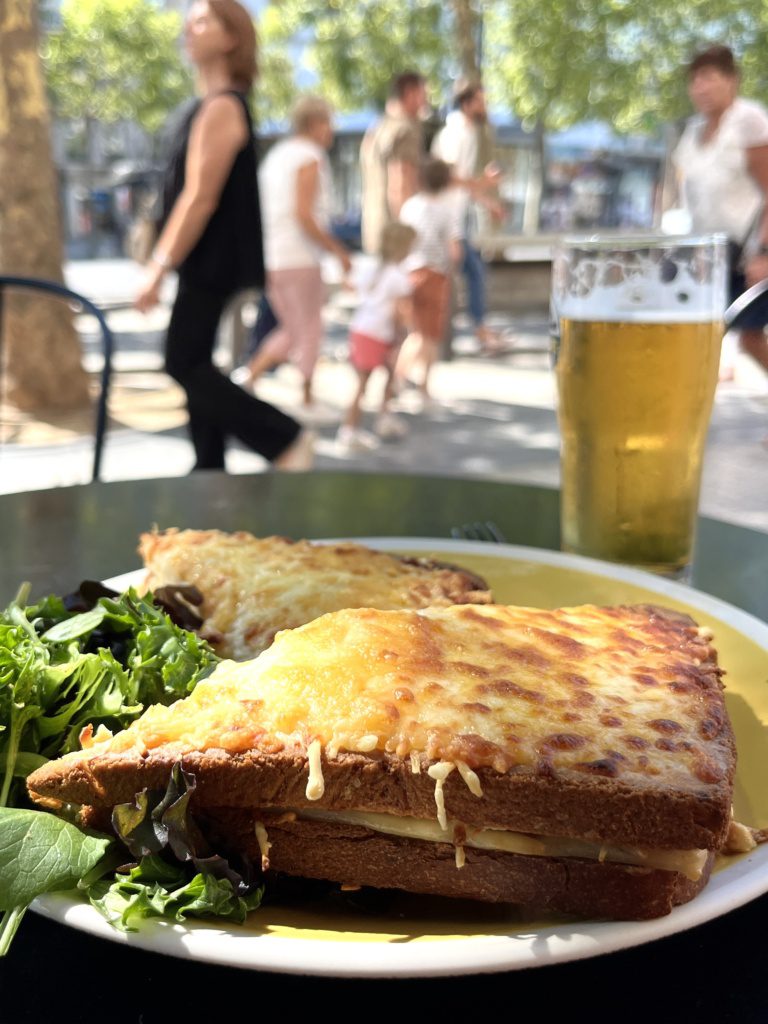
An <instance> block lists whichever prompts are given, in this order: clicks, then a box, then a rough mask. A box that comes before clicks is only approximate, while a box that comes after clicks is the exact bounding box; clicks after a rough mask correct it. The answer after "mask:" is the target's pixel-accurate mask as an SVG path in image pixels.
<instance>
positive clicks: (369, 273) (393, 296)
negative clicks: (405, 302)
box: [349, 261, 413, 345]
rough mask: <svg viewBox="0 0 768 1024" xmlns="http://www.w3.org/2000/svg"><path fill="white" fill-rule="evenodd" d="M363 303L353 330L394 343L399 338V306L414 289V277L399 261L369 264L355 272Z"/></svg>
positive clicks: (357, 311)
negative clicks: (397, 323)
mask: <svg viewBox="0 0 768 1024" xmlns="http://www.w3.org/2000/svg"><path fill="white" fill-rule="evenodd" d="M354 284H355V286H356V288H357V292H358V295H359V297H360V302H359V305H358V307H357V309H356V310H355V312H354V314H353V315H352V320H351V321H350V325H349V329H350V331H355V332H356V333H358V334H367V335H368V337H369V338H376V339H377V340H378V341H383V342H386V343H387V344H388V345H391V344H392V342H393V341H394V340H395V306H396V304H397V300H398V299H404V298H405V297H406V296H407V295H410V294H411V292H412V291H413V285H412V284H411V279H410V278H409V277H408V274H407V272H406V271H405V270H404V269H403V267H402V266H399V265H398V264H396V263H380V262H378V261H376V262H374V263H368V264H367V265H365V266H361V267H360V268H359V269H358V270H357V271H356V273H355V281H354Z"/></svg>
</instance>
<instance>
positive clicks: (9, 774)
mask: <svg viewBox="0 0 768 1024" xmlns="http://www.w3.org/2000/svg"><path fill="white" fill-rule="evenodd" d="M28 590H29V588H28V586H26V585H25V586H23V587H22V588H21V590H20V592H19V595H18V597H17V599H16V600H15V601H13V602H12V603H11V604H10V605H9V606H8V607H7V608H6V609H5V610H4V611H3V612H1V613H0V956H2V955H3V954H4V953H5V952H6V951H7V949H8V946H9V944H10V941H11V939H12V937H13V935H14V933H15V931H16V929H17V928H18V926H19V923H20V921H21V918H22V916H23V914H24V911H25V910H26V907H27V906H28V904H29V903H30V902H31V900H32V899H34V898H35V896H38V895H40V894H42V893H45V892H56V891H59V890H60V889H69V888H72V887H74V886H75V885H76V884H77V883H78V881H79V880H81V879H83V877H84V876H87V877H88V878H91V877H99V876H101V875H103V873H104V871H105V870H106V869H107V866H108V865H110V864H111V867H114V863H112V862H111V861H110V856H111V854H109V853H105V851H106V849H107V846H108V845H109V843H110V842H111V841H110V840H109V839H106V838H104V837H100V838H94V837H92V836H88V835H87V834H86V833H84V832H81V831H80V830H79V829H77V828H76V827H75V826H73V825H70V824H68V823H67V822H66V821H62V820H60V819H59V818H56V817H55V816H53V815H51V814H46V813H44V812H42V811H39V810H33V809H26V806H25V805H26V804H27V800H26V786H25V780H26V777H27V775H28V774H29V773H30V772H32V771H34V770H35V769H36V768H39V767H41V766H42V765H43V764H45V762H46V761H47V760H49V759H51V758H54V757H59V756H61V755H62V754H65V753H68V752H69V751H71V750H75V749H77V748H78V747H79V736H80V733H81V731H82V729H83V728H84V727H85V726H87V725H91V726H92V727H93V728H97V727H98V726H99V725H102V724H103V725H105V726H106V727H107V728H109V729H111V730H112V731H117V730H119V729H124V728H125V727H126V726H128V725H129V724H130V723H131V722H132V721H133V720H134V719H135V718H137V717H138V716H139V715H140V714H141V712H142V711H143V709H144V707H145V706H147V705H149V704H157V703H162V704H170V703H172V702H173V701H175V700H178V699H179V698H182V697H185V696H187V694H188V693H190V692H191V691H192V690H193V689H194V687H195V685H196V684H197V683H198V682H199V680H200V679H203V678H205V676H207V675H209V674H210V673H211V672H212V671H213V669H214V667H215V666H216V664H217V663H218V661H219V659H218V658H217V656H216V655H215V653H214V652H213V651H212V650H211V648H210V647H209V646H208V644H207V643H206V642H205V641H204V640H201V639H200V638H199V637H198V636H196V635H195V634H194V633H191V632H188V631H187V630H185V629H182V628H180V627H179V626H177V625H175V624H174V622H173V621H172V620H171V619H170V618H169V616H168V615H166V614H165V612H164V611H163V610H162V609H160V608H158V607H156V606H155V605H154V604H153V602H152V598H151V595H148V596H145V597H140V596H139V595H138V594H137V593H136V592H135V591H134V590H129V591H128V592H127V593H125V594H122V595H115V594H112V593H111V592H110V591H107V590H106V588H104V587H103V586H101V585H100V584H89V583H87V584H83V585H81V587H80V590H79V591H78V592H77V594H75V595H72V596H71V597H70V598H59V597H55V596H49V597H46V598H44V599H43V600H41V601H38V602H37V603H34V604H28ZM190 621H191V612H190ZM66 811H67V808H64V809H63V813H66ZM121 859H124V857H123V858H121ZM184 870H187V873H188V869H184ZM185 877H186V876H185ZM94 884H96V883H94ZM123 884H125V883H123ZM132 884H135V885H138V884H139V883H138V882H136V883H132ZM189 884H190V881H189V879H186V880H185V881H184V882H183V884H182V883H181V881H180V879H178V878H174V889H175V890H180V889H184V888H186V887H187V885H189ZM210 889H211V886H210V885H209V884H208V883H207V882H206V883H205V884H204V885H203V886H202V889H201V887H200V884H199V883H198V886H197V890H195V889H194V888H193V890H190V893H189V894H188V895H187V896H185V897H181V896H179V897H177V899H176V900H175V902H173V903H172V906H173V908H174V909H173V912H174V913H177V912H179V911H180V908H181V906H182V905H183V906H185V907H186V908H187V909H186V910H185V913H192V912H193V908H194V907H196V906H201V907H202V906H205V907H207V906H218V905H226V900H225V898H224V896H225V894H224V893H221V892H217V893H213V892H210V891H209V890H210ZM198 890H200V891H198ZM193 893H194V898H193ZM133 896H136V899H135V900H133V902H135V903H137V904H141V905H142V906H143V905H145V904H147V905H150V906H156V905H159V904H158V901H160V902H162V899H161V898H160V896H159V895H157V894H155V895H153V896H152V897H151V898H150V894H149V891H147V892H145V893H144V895H143V896H142V897H141V898H140V899H139V896H138V894H137V893H134V894H133ZM214 897H215V898H214ZM230 898H231V899H233V900H234V901H235V904H234V905H235V907H236V910H235V913H237V914H240V913H242V912H243V911H242V908H241V907H240V905H239V904H238V903H237V900H240V899H242V898H243V897H242V895H235V890H234V889H232V895H231V897H230ZM163 899H164V897H163ZM166 902H167V901H166ZM169 905H171V904H169ZM132 913H134V912H132ZM230 913H232V911H231V910H230ZM130 916H131V915H130V914H129V917H130Z"/></svg>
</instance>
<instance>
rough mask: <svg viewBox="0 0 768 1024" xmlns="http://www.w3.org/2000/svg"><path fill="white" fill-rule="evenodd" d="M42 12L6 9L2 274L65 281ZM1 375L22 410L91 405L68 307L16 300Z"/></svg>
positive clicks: (9, 4) (0, 20) (28, 1)
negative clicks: (41, 52)
mask: <svg viewBox="0 0 768 1024" xmlns="http://www.w3.org/2000/svg"><path fill="white" fill-rule="evenodd" d="M36 12H37V4H36V3H35V2H34V0H4V2H3V3H1V4H0V272H2V273H4V274H17V275H21V276H30V277H44V278H48V279H50V280H54V281H58V282H61V281H62V269H61V265H62V257H63V249H62V242H61V219H60V214H59V190H58V181H57V177H56V171H55V168H54V165H53V156H52V151H51V127H50V116H49V113H48V104H47V101H46V95H45V85H44V82H43V74H42V68H41V65H40V58H39V56H38V32H37V13H36ZM0 341H1V342H2V351H0V358H2V364H1V365H0V372H1V371H2V369H4V370H5V375H6V378H7V388H6V397H7V399H8V400H9V401H10V402H11V403H12V404H13V405H15V406H16V407H18V408H19V409H23V410H26V411H42V410H44V409H71V408H76V407H78V406H82V405H84V404H85V403H87V401H88V378H87V375H86V373H85V371H84V370H83V368H82V363H81V352H80V342H79V340H78V337H77V334H76V333H75V330H74V327H73V323H72V315H71V313H70V311H69V309H68V308H67V306H66V305H65V304H64V303H63V302H61V300H54V299H50V300H49V299H47V298H42V297H40V295H39V294H34V293H28V294H27V295H26V296H24V295H22V294H21V293H15V294H9V295H8V298H7V300H6V302H5V309H4V317H3V337H2V339H0Z"/></svg>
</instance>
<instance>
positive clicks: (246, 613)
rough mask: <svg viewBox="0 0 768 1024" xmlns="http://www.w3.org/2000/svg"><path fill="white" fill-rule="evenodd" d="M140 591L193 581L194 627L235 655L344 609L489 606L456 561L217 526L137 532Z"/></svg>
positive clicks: (484, 587) (480, 585)
mask: <svg viewBox="0 0 768 1024" xmlns="http://www.w3.org/2000/svg"><path fill="white" fill-rule="evenodd" d="M139 553H140V555H141V556H142V558H143V560H144V564H145V566H146V568H147V577H146V580H145V584H144V585H145V588H146V589H147V590H155V589H157V588H158V587H168V586H173V585H178V584H186V585H191V586H194V587H196V588H197V590H198V591H199V592H200V594H201V595H202V598H203V602H202V604H201V605H200V607H199V608H198V609H196V610H197V612H198V613H199V614H200V615H201V616H202V618H203V625H202V627H201V630H200V632H201V634H202V635H203V636H204V637H205V638H206V639H207V640H209V641H210V643H211V644H212V645H213V647H214V648H215V649H216V651H217V653H218V654H220V655H221V656H222V657H225V658H234V659H235V660H237V661H241V660H244V659H246V658H253V657H255V656H256V655H257V654H259V653H260V652H261V651H263V650H264V649H265V648H267V647H269V645H270V644H271V643H272V640H273V639H274V636H275V634H276V633H277V632H278V631H279V630H281V629H293V628H294V627H295V626H303V625H304V623H306V622H311V621H312V619H316V618H318V617H319V616H320V615H324V614H325V613H326V612H335V611H338V610H339V609H341V608H381V609H394V608H426V607H427V606H445V605H451V604H489V603H490V602H491V601H492V597H491V593H490V591H489V589H488V584H487V583H486V582H485V580H483V579H481V578H480V577H479V576H476V575H475V574H474V573H471V572H468V571H467V570H465V569H461V568H459V567H457V566H454V565H447V564H445V563H442V562H433V561H429V560H428V559H423V558H408V557H399V556H397V555H389V554H385V553H384V552H382V551H372V550H371V549H370V548H367V547H364V546H363V545H361V544H351V543H344V544H312V543H310V542H309V541H307V540H300V541H292V540H289V539H288V538H287V537H254V536H252V535H251V534H250V533H245V532H238V533H223V532H221V531H220V530H175V529H172V530H165V531H164V532H154V533H145V534H142V536H141V538H140V544H139Z"/></svg>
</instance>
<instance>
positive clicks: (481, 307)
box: [432, 81, 502, 350]
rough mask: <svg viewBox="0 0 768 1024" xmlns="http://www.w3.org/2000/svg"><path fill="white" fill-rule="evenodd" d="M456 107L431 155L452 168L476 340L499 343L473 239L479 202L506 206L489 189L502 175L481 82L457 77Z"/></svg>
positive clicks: (491, 345) (494, 208)
mask: <svg viewBox="0 0 768 1024" xmlns="http://www.w3.org/2000/svg"><path fill="white" fill-rule="evenodd" d="M454 106H455V109H454V110H452V111H451V113H450V114H449V115H448V117H447V119H446V123H445V127H444V128H443V129H442V131H440V132H439V133H438V134H437V136H436V137H435V140H434V142H433V143H432V155H433V156H435V157H437V158H438V159H439V160H444V161H445V163H447V164H449V165H450V167H451V168H452V171H453V182H454V185H455V186H456V188H457V193H458V196H457V203H458V205H459V210H458V213H459V216H460V218H461V222H462V224H463V225H464V229H463V238H462V246H463V249H464V259H463V264H462V272H463V274H464V276H465V279H466V282H467V305H468V307H469V314H470V316H471V318H472V321H473V323H474V325H475V333H476V335H477V339H478V341H479V342H480V344H481V345H482V347H483V348H484V349H486V350H493V349H496V348H498V346H499V338H498V335H496V334H495V332H494V331H492V330H490V328H488V327H487V326H486V324H485V313H486V303H485V264H484V263H483V258H482V256H481V255H480V251H479V249H477V247H476V246H475V245H474V244H473V236H474V234H475V233H476V231H477V205H478V204H480V205H482V206H485V207H486V208H487V209H488V210H489V211H490V212H491V214H492V215H494V216H500V215H501V213H502V208H501V206H500V204H499V203H498V201H497V200H495V199H494V198H492V196H491V195H490V194H489V193H491V192H492V190H493V189H494V188H495V187H496V185H497V183H498V180H499V172H498V169H497V168H496V167H495V166H494V164H493V161H492V155H493V154H492V145H493V141H492V135H491V133H490V130H489V125H488V110H487V107H486V104H485V90H484V89H483V87H482V85H481V84H480V83H478V82H467V81H459V82H457V84H456V89H455V91H454Z"/></svg>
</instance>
